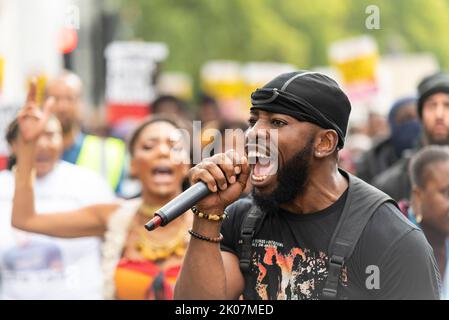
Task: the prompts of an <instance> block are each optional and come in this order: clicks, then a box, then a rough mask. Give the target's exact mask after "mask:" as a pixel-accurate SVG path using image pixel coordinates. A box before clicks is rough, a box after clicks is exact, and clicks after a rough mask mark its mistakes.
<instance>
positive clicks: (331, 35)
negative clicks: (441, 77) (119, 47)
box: [122, 0, 449, 76]
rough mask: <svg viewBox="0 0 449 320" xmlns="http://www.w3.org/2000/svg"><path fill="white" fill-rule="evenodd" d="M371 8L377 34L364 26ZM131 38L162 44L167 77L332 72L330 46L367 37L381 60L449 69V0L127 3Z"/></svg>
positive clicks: (170, 0)
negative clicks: (251, 69) (425, 57)
mask: <svg viewBox="0 0 449 320" xmlns="http://www.w3.org/2000/svg"><path fill="white" fill-rule="evenodd" d="M368 5H377V6H378V7H379V9H380V23H381V28H380V29H379V30H368V29H367V28H366V26H365V21H366V19H367V16H368V15H367V14H366V13H365V9H366V7H367V6H368ZM122 6H123V10H124V11H126V10H129V9H130V8H133V9H134V11H133V12H135V13H137V12H138V13H139V14H133V15H128V16H127V19H128V21H127V23H128V24H131V26H132V28H131V29H132V30H134V37H135V38H137V39H143V40H147V41H163V42H165V43H167V44H168V46H169V48H170V56H169V58H168V60H167V62H166V64H165V68H166V69H168V70H181V71H185V72H188V73H190V74H192V75H194V76H197V75H198V71H199V69H200V67H201V65H202V64H203V63H204V62H205V61H207V60H211V59H231V60H237V61H242V62H246V61H278V62H286V63H291V64H294V65H296V66H298V67H301V68H310V67H313V66H316V65H326V64H328V56H327V50H328V47H329V44H330V43H331V42H333V41H336V40H340V39H343V38H345V37H350V36H357V35H361V34H368V35H371V36H373V37H375V38H376V39H377V41H378V44H379V47H380V51H381V53H401V52H422V51H429V52H432V53H434V54H435V55H436V56H437V57H438V59H439V61H440V63H441V65H442V66H443V67H449V41H448V40H447V30H449V0H427V1H422V0H394V1H391V0H313V1H310V0H127V1H123V4H122Z"/></svg>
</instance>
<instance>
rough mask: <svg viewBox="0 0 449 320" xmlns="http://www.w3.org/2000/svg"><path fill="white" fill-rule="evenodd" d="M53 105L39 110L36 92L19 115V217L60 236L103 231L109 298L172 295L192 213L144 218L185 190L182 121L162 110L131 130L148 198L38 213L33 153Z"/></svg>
mask: <svg viewBox="0 0 449 320" xmlns="http://www.w3.org/2000/svg"><path fill="white" fill-rule="evenodd" d="M48 112H49V111H48V109H46V110H45V111H40V109H39V108H38V107H37V106H36V104H35V103H34V102H33V100H32V99H30V100H29V101H28V102H27V104H26V106H25V107H24V109H23V110H22V111H21V113H20V114H19V117H18V122H19V127H20V130H19V141H18V144H17V154H18V163H17V174H16V188H15V193H14V203H13V217H12V223H13V225H14V226H15V227H17V228H19V229H23V230H25V231H29V232H35V233H42V234H47V235H50V236H55V237H64V238H74V237H84V236H102V237H104V244H103V272H104V290H105V298H108V299H113V298H117V299H170V298H172V286H173V285H174V282H175V279H176V276H177V273H178V270H179V268H180V264H181V262H182V258H183V255H184V251H185V248H186V245H187V241H188V237H186V235H187V229H188V227H189V226H190V225H191V216H190V215H188V214H185V215H183V216H182V217H180V218H178V219H176V220H175V221H173V222H172V223H171V224H170V225H167V226H165V227H164V228H160V229H157V230H155V231H153V232H151V233H149V232H147V231H146V230H145V229H144V224H145V223H146V222H148V220H149V219H150V218H152V216H153V214H154V212H155V211H156V210H157V209H158V208H160V207H162V206H163V205H164V204H166V203H167V202H168V201H169V200H171V199H173V198H174V197H176V196H177V195H178V194H179V193H181V191H182V182H183V180H184V179H185V177H186V174H187V171H188V168H189V165H188V162H189V159H188V150H186V148H185V145H186V144H185V142H186V140H184V139H185V136H184V135H182V134H181V132H180V130H179V129H180V128H183V126H182V125H181V124H179V123H178V121H177V120H176V119H174V118H170V117H169V116H167V115H165V116H155V117H152V118H150V119H148V120H146V121H144V122H143V123H142V124H141V125H139V126H138V128H137V129H136V130H135V131H134V133H133V135H132V136H131V139H130V142H129V152H130V154H131V163H130V166H131V168H130V171H131V172H132V173H133V175H134V176H136V177H138V178H139V180H140V182H141V184H142V197H141V198H139V199H133V200H128V201H122V202H120V203H112V202H111V203H108V204H97V205H93V206H89V207H84V208H81V209H77V210H72V211H66V212H58V213H57V214H54V213H52V214H45V213H39V214H37V213H36V209H35V205H34V201H33V192H34V184H33V180H32V172H33V168H34V164H33V163H32V161H30V159H29V158H28V157H27V156H26V155H28V154H34V153H35V152H36V151H35V149H36V141H37V139H38V137H39V136H40V135H41V134H42V130H41V127H42V126H43V125H44V123H45V122H46V118H47V117H48ZM60 187H61V188H64V187H65V185H64V184H61V185H60Z"/></svg>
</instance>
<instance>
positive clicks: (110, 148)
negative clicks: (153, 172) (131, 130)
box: [76, 135, 126, 190]
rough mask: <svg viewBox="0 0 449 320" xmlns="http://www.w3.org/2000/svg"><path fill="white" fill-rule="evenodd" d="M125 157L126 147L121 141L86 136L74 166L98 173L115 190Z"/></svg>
mask: <svg viewBox="0 0 449 320" xmlns="http://www.w3.org/2000/svg"><path fill="white" fill-rule="evenodd" d="M125 157H126V146H125V143H124V142H123V141H122V140H119V139H116V138H101V137H96V136H92V135H86V136H85V138H84V141H83V144H82V146H81V150H80V153H79V156H78V159H77V160H76V164H77V165H79V166H82V167H85V168H89V169H92V170H94V171H96V172H98V173H99V174H101V175H102V176H103V177H104V178H105V179H106V180H107V181H108V183H109V185H110V186H111V188H113V189H114V190H117V187H118V184H119V182H120V177H121V174H122V170H123V167H124V165H125Z"/></svg>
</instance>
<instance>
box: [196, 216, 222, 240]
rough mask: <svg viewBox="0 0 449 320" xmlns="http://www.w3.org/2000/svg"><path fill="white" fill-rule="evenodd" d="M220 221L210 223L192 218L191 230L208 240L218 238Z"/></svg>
mask: <svg viewBox="0 0 449 320" xmlns="http://www.w3.org/2000/svg"><path fill="white" fill-rule="evenodd" d="M221 223H222V222H221V221H210V220H206V219H202V218H199V217H197V216H194V218H193V226H192V230H193V231H195V232H197V233H199V234H201V235H203V236H206V237H210V238H216V237H219V236H220V229H221Z"/></svg>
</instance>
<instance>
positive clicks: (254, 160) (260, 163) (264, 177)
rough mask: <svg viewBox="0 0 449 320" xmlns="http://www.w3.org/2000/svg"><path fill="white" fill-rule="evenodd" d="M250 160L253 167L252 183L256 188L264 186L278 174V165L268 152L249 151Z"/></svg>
mask: <svg viewBox="0 0 449 320" xmlns="http://www.w3.org/2000/svg"><path fill="white" fill-rule="evenodd" d="M248 160H249V163H250V164H251V167H252V172H251V182H252V184H253V185H254V186H262V185H265V184H267V183H268V182H269V178H270V177H272V176H274V174H275V173H276V169H277V166H276V163H275V161H274V160H273V159H272V157H270V156H269V155H268V153H267V152H259V151H249V152H248Z"/></svg>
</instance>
